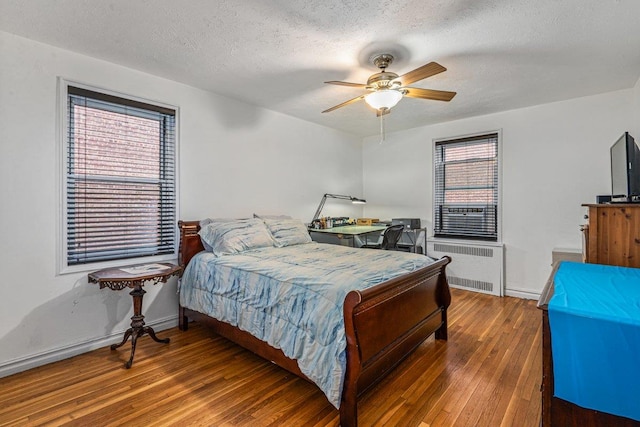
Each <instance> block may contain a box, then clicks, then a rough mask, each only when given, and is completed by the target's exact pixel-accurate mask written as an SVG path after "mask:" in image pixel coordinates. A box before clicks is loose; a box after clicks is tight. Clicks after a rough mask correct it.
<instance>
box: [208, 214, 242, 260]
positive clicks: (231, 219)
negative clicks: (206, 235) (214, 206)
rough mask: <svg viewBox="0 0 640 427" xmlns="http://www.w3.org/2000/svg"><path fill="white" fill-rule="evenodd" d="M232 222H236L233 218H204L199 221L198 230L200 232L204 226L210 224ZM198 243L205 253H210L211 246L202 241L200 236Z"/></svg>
mask: <svg viewBox="0 0 640 427" xmlns="http://www.w3.org/2000/svg"><path fill="white" fill-rule="evenodd" d="M232 221H237V220H236V219H233V218H205V219H203V220H201V221H200V229H201V230H202V229H203V228H204V226H205V225H207V224H211V223H212V222H232ZM200 241H201V242H202V246H204V250H205V251H207V252H211V250H212V248H211V245H210V244H208V243H207V242H205V241H204V240H203V239H202V236H200Z"/></svg>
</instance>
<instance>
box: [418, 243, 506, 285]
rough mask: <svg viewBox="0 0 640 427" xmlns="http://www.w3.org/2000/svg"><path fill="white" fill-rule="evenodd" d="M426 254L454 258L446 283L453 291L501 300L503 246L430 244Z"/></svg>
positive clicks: (448, 268) (449, 266)
mask: <svg viewBox="0 0 640 427" xmlns="http://www.w3.org/2000/svg"><path fill="white" fill-rule="evenodd" d="M427 254H428V255H430V256H432V257H434V258H441V257H443V256H445V255H448V256H450V257H451V264H449V265H448V266H447V279H448V281H449V286H451V287H452V288H459V289H467V290H470V291H476V292H482V293H485V294H490V295H496V296H502V295H503V288H504V286H503V283H502V281H503V279H502V278H503V277H504V274H503V272H504V249H503V246H502V245H501V244H495V243H494V244H482V243H475V242H474V243H467V242H464V243H461V242H455V243H453V242H442V241H429V242H427Z"/></svg>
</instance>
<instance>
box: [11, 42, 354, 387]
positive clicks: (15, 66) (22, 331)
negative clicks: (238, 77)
mask: <svg viewBox="0 0 640 427" xmlns="http://www.w3.org/2000/svg"><path fill="white" fill-rule="evenodd" d="M0 58H1V59H0V199H1V200H2V206H1V207H0V214H1V217H0V236H2V238H1V239H0V253H1V257H0V271H1V272H2V285H1V286H0V376H2V374H8V373H11V372H14V371H16V370H20V369H24V368H28V367H30V366H34V365H37V364H40V363H43V362H47V361H50V360H52V359H53V358H59V357H65V356H68V355H70V354H74V353H77V352H79V351H83V350H87V349H90V348H96V347H103V346H105V345H106V344H108V343H112V342H117V341H119V340H120V339H121V337H122V335H121V334H122V332H123V331H124V330H125V329H126V328H127V327H128V326H129V322H130V320H129V318H130V317H131V315H132V309H131V297H130V296H129V295H128V292H127V291H120V292H116V291H111V290H108V289H104V290H99V289H97V287H96V286H95V285H89V284H87V279H86V273H81V274H69V275H56V253H57V250H58V241H57V235H56V230H57V219H58V212H59V209H60V196H59V191H58V185H57V181H58V175H59V164H58V155H59V153H58V146H57V142H56V126H57V118H56V114H57V111H56V110H57V100H56V96H57V93H56V82H57V77H58V76H62V77H64V78H66V79H69V80H72V81H77V82H80V83H86V84H90V85H94V86H97V87H102V88H105V89H109V90H112V91H117V92H120V93H124V94H130V95H134V96H137V97H142V98H146V99H149V100H157V101H160V102H163V103H167V104H171V105H175V106H178V107H179V109H180V128H179V130H180V140H179V151H180V154H179V155H180V161H179V168H180V169H179V180H180V181H179V194H180V200H179V203H180V211H181V212H180V215H179V216H180V218H183V219H199V218H203V217H206V216H250V215H251V214H252V213H254V211H255V212H256V213H288V214H291V215H293V216H295V217H298V218H301V219H303V220H305V221H309V220H310V219H311V217H312V215H313V212H314V211H315V209H316V206H317V204H318V203H319V202H320V198H321V197H322V194H323V193H325V192H335V193H341V194H360V193H361V191H362V175H361V172H362V164H361V161H362V156H361V145H362V142H361V140H360V139H359V138H355V137H353V136H351V135H348V134H345V133H341V132H338V131H335V130H331V129H328V128H324V127H321V126H317V125H314V124H310V123H307V122H303V121H301V120H298V119H294V118H291V117H288V116H284V115H281V114H278V113H274V112H271V111H268V110H264V109H260V108H255V107H252V106H250V105H247V104H244V103H241V102H238V101H233V100H230V99H227V98H224V97H221V96H217V95H215V94H212V93H208V92H205V91H202V90H198V89H195V88H192V87H189V86H185V85H183V84H179V83H176V82H172V81H168V80H165V79H161V78H158V77H154V76H151V75H148V74H145V73H141V72H137V71H134V70H131V69H128V68H124V67H121V66H118V65H115V64H111V63H108V62H104V61H100V60H96V59H93V58H90V57H87V56H82V55H79V54H75V53H72V52H69V51H64V50H60V49H57V48H54V47H51V46H48V45H44V44H41V43H36V42H33V41H30V40H27V39H24V38H20V37H16V36H13V35H10V34H7V33H2V32H0ZM212 78H213V76H212ZM336 152H339V153H340V155H339V156H335V153H336ZM328 207H329V208H331V207H330V206H328ZM345 208H346V207H345ZM349 209H352V208H351V207H350V206H349ZM350 212H351V214H352V215H354V216H356V215H360V214H361V211H360V210H357V211H353V210H352V211H350ZM175 285H176V284H175V280H173V281H171V282H170V283H168V284H164V285H158V286H147V287H146V290H147V292H148V293H147V295H146V296H145V299H144V308H143V313H144V314H145V316H146V319H145V320H146V321H147V324H150V325H153V324H158V329H162V328H165V327H169V326H173V325H175V324H176V318H177V297H176V289H175ZM159 345H160V344H159ZM127 349H128V346H125V347H124V349H123V350H121V351H123V352H125V353H126V351H127ZM106 351H108V350H106ZM124 357H126V354H125V355H124V356H123V359H124Z"/></svg>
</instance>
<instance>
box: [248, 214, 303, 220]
mask: <svg viewBox="0 0 640 427" xmlns="http://www.w3.org/2000/svg"><path fill="white" fill-rule="evenodd" d="M253 217H254V218H260V219H293V218H291V217H290V216H289V215H258V214H256V213H254V214H253Z"/></svg>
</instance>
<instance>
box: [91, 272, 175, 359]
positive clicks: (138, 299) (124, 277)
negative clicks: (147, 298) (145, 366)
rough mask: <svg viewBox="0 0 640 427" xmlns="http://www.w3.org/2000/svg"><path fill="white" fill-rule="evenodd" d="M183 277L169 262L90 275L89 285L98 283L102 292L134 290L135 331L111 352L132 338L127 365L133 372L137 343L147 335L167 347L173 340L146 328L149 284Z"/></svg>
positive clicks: (131, 329)
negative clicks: (144, 308) (145, 302)
mask: <svg viewBox="0 0 640 427" xmlns="http://www.w3.org/2000/svg"><path fill="white" fill-rule="evenodd" d="M180 274H182V267H180V266H178V265H175V264H171V263H168V262H162V263H153V264H141V265H134V266H131V267H120V268H105V269H103V270H99V271H94V272H93V273H89V283H97V284H98V285H100V289H102V288H109V289H112V290H114V291H119V290H122V289H124V288H133V290H132V291H131V292H129V295H131V296H132V297H133V317H131V327H130V328H129V329H127V331H126V332H125V333H124V338H123V339H122V342H121V343H120V344H113V345H112V346H111V350H115V349H116V348H118V347H120V346H122V345H124V343H125V342H127V340H128V339H129V337H131V357H130V358H129V360H128V361H127V362H126V363H125V364H124V366H125V367H126V368H127V369H129V368H131V365H133V355H134V354H135V352H136V342H137V341H138V338H140V337H142V336H143V335H144V334H147V335H149V336H150V337H151V338H152V339H153V340H154V341H156V342H159V343H164V344H167V343H168V342H169V338H164V339H160V338H158V337H157V336H156V333H155V332H154V330H153V328H151V327H150V326H145V324H144V316H143V315H142V297H143V296H144V294H146V293H147V292H146V291H145V290H144V289H142V286H144V284H145V282H153V284H154V285H155V284H158V283H160V282H162V283H166V281H167V279H169V278H170V277H172V276H179V275H180Z"/></svg>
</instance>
